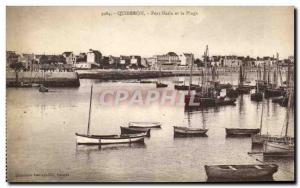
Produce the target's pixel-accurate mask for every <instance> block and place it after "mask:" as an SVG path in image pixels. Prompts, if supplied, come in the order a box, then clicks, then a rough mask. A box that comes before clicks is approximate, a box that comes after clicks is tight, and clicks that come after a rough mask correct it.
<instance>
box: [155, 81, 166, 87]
mask: <svg viewBox="0 0 300 188" xmlns="http://www.w3.org/2000/svg"><path fill="white" fill-rule="evenodd" d="M162 87H168V84H164V83H159V82H156V88H162Z"/></svg>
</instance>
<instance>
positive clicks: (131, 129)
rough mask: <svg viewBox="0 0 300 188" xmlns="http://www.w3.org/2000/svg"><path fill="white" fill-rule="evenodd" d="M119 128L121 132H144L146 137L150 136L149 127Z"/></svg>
mask: <svg viewBox="0 0 300 188" xmlns="http://www.w3.org/2000/svg"><path fill="white" fill-rule="evenodd" d="M120 128H121V134H139V133H145V134H146V136H147V137H150V130H151V129H150V128H144V127H135V128H133V127H122V126H120Z"/></svg>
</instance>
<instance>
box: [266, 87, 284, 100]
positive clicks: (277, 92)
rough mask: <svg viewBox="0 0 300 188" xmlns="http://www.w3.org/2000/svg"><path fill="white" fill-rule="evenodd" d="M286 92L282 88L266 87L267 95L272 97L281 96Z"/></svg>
mask: <svg viewBox="0 0 300 188" xmlns="http://www.w3.org/2000/svg"><path fill="white" fill-rule="evenodd" d="M284 94H285V91H284V90H282V89H266V90H265V97H266V98H270V97H280V96H283V95H284Z"/></svg>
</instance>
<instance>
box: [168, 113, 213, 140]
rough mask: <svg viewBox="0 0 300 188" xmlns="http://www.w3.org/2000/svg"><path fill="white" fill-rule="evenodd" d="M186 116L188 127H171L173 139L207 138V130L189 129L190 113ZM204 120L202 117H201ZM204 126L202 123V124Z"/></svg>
mask: <svg viewBox="0 0 300 188" xmlns="http://www.w3.org/2000/svg"><path fill="white" fill-rule="evenodd" d="M187 115H188V125H189V126H188V127H184V126H173V127H174V137H193V136H207V135H206V133H207V131H208V129H206V128H204V127H203V128H194V127H190V112H188V113H187ZM203 118H204V117H203ZM203 126H204V123H203Z"/></svg>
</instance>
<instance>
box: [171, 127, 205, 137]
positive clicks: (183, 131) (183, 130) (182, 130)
mask: <svg viewBox="0 0 300 188" xmlns="http://www.w3.org/2000/svg"><path fill="white" fill-rule="evenodd" d="M207 131H208V129H203V128H190V127H179V126H174V136H205V135H206V132H207Z"/></svg>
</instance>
